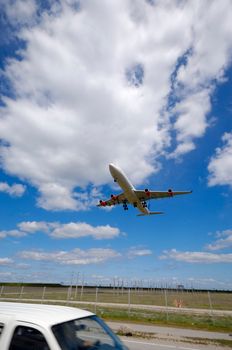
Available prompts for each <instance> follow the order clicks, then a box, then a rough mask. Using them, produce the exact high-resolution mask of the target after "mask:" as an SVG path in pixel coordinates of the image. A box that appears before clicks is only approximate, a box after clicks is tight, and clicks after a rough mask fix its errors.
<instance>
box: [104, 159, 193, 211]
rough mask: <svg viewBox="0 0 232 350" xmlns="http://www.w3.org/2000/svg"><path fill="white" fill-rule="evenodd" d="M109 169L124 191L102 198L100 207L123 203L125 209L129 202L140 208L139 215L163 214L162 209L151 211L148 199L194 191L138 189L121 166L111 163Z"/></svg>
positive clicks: (169, 196)
mask: <svg viewBox="0 0 232 350" xmlns="http://www.w3.org/2000/svg"><path fill="white" fill-rule="evenodd" d="M109 170H110V173H111V175H112V177H113V179H114V182H117V183H118V184H119V186H120V187H121V189H122V190H123V192H122V193H120V194H118V195H114V194H111V198H110V199H108V200H105V201H103V200H100V201H99V204H98V205H97V206H98V207H106V206H111V205H116V204H123V208H124V210H128V204H132V205H133V206H134V207H135V208H137V209H138V210H140V214H137V216H145V215H156V214H163V212H162V211H150V210H149V209H148V207H147V201H149V200H150V199H161V198H171V197H174V196H177V195H181V194H189V193H192V191H172V190H171V189H169V190H168V191H150V190H149V189H148V188H145V189H144V190H136V189H135V188H134V186H133V185H132V183H131V182H130V180H129V179H128V178H127V176H126V175H125V174H124V172H123V171H122V170H121V169H120V168H119V167H117V166H115V165H114V164H112V163H111V164H109Z"/></svg>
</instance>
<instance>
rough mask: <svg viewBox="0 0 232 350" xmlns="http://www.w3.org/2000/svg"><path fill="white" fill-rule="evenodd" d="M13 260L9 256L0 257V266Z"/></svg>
mask: <svg viewBox="0 0 232 350" xmlns="http://www.w3.org/2000/svg"><path fill="white" fill-rule="evenodd" d="M13 262H14V261H13V260H12V259H10V258H0V266H7V265H11V264H13Z"/></svg>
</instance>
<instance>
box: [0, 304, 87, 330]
mask: <svg viewBox="0 0 232 350" xmlns="http://www.w3.org/2000/svg"><path fill="white" fill-rule="evenodd" d="M92 315H94V314H93V313H91V312H89V311H86V310H81V309H77V308H74V307H67V306H57V305H44V304H26V303H13V302H12V303H11V302H0V323H1V322H4V321H5V322H6V320H7V319H8V320H9V319H10V320H15V321H23V322H28V323H33V324H37V325H40V326H43V327H48V326H52V325H54V324H58V323H63V322H66V321H70V320H74V319H78V318H83V317H88V316H92Z"/></svg>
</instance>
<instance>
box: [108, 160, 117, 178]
mask: <svg viewBox="0 0 232 350" xmlns="http://www.w3.org/2000/svg"><path fill="white" fill-rule="evenodd" d="M109 169H110V173H111V175H112V176H113V177H114V175H115V171H116V166H115V165H114V164H112V163H110V164H109Z"/></svg>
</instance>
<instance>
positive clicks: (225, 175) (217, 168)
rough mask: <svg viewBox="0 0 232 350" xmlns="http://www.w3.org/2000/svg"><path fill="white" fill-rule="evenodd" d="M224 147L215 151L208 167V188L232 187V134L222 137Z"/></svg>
mask: <svg viewBox="0 0 232 350" xmlns="http://www.w3.org/2000/svg"><path fill="white" fill-rule="evenodd" d="M222 141H223V142H224V146H223V147H222V148H217V149H216V154H215V155H214V156H213V157H212V158H211V160H210V163H209V165H208V170H209V173H210V175H209V178H208V184H209V186H215V185H229V186H230V187H232V133H225V134H224V135H223V137H222Z"/></svg>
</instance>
